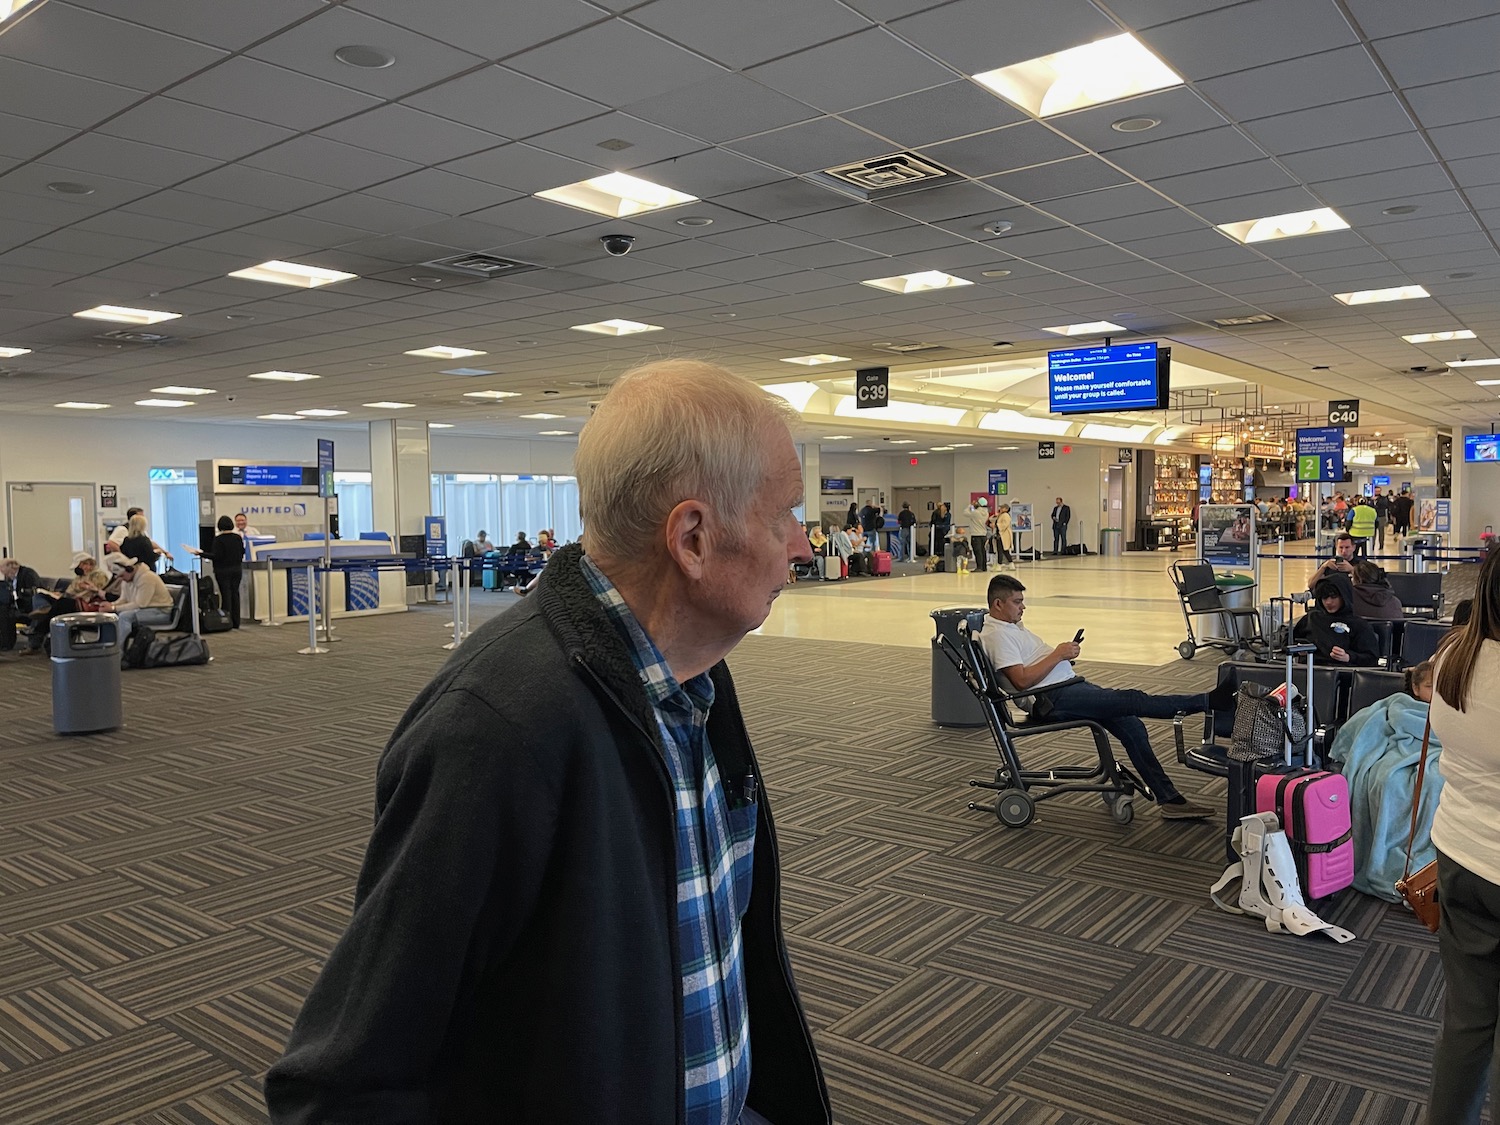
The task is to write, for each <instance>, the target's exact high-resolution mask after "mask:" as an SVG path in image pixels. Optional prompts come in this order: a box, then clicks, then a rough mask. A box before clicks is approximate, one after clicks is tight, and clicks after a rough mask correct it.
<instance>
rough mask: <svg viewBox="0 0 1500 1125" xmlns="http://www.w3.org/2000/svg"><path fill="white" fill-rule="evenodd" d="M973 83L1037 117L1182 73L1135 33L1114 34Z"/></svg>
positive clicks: (1129, 93) (1159, 85) (1172, 82)
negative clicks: (1134, 34) (1162, 58)
mask: <svg viewBox="0 0 1500 1125" xmlns="http://www.w3.org/2000/svg"><path fill="white" fill-rule="evenodd" d="M974 81H976V82H978V83H979V84H980V85H981V86H984V87H985V88H987V89H989V90H991V91H993V92H994V93H996V94H999V95H1000V96H1001V97H1002V98H1004V99H1005V100H1006V101H1008V102H1013V103H1014V104H1016V105H1018V106H1020V107H1021V108H1022V109H1024V110H1026V111H1027V112H1028V113H1032V114H1034V115H1035V116H1037V117H1051V116H1052V115H1053V114H1055V113H1066V112H1068V111H1069V110H1073V109H1083V108H1084V107H1085V106H1091V105H1102V104H1104V103H1105V102H1116V101H1119V100H1120V99H1121V98H1129V97H1133V96H1134V95H1136V94H1144V93H1146V92H1147V91H1149V90H1164V89H1166V88H1167V87H1169V86H1181V85H1182V76H1181V75H1180V74H1178V73H1177V72H1176V71H1175V70H1173V69H1172V68H1171V67H1169V66H1168V65H1167V64H1166V63H1164V62H1162V61H1161V60H1160V59H1159V58H1157V57H1156V56H1155V55H1154V54H1152V53H1151V52H1150V51H1149V50H1147V49H1146V47H1145V46H1143V45H1142V44H1141V42H1140V40H1138V39H1136V37H1135V36H1133V35H1112V36H1110V37H1109V38H1108V39H1100V40H1099V41H1098V42H1095V43H1085V44H1084V45H1083V46H1081V47H1071V48H1069V49H1068V50H1066V51H1058V52H1056V53H1055V54H1051V55H1043V56H1041V57H1040V58H1035V59H1029V60H1027V61H1026V62H1019V63H1015V64H1014V65H1012V66H1004V67H1001V68H1000V69H998V70H988V71H985V72H984V73H982V74H976V75H974Z"/></svg>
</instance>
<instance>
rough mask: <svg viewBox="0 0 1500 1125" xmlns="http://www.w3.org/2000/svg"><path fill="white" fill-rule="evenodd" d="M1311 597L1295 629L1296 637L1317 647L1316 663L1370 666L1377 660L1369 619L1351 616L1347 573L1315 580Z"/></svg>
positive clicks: (1351, 596) (1377, 645)
mask: <svg viewBox="0 0 1500 1125" xmlns="http://www.w3.org/2000/svg"><path fill="white" fill-rule="evenodd" d="M1313 600H1314V604H1313V605H1312V606H1310V607H1309V608H1308V612H1307V616H1306V617H1304V618H1302V620H1301V621H1299V622H1297V628H1296V631H1295V632H1296V638H1297V639H1298V640H1303V641H1310V642H1311V643H1312V644H1314V645H1316V646H1317V649H1318V652H1317V657H1316V659H1317V662H1318V663H1319V664H1342V665H1347V666H1349V667H1353V668H1373V667H1374V666H1375V664H1376V663H1377V662H1378V661H1379V660H1380V639H1379V638H1378V637H1377V636H1376V635H1375V630H1374V629H1372V628H1370V625H1369V622H1367V621H1365V620H1364V619H1363V618H1362V617H1358V616H1356V615H1355V613H1354V608H1353V605H1354V589H1353V587H1352V586H1351V584H1350V582H1349V578H1348V576H1347V575H1343V574H1330V575H1328V576H1327V577H1324V578H1321V579H1319V580H1318V584H1317V585H1316V586H1314V587H1313Z"/></svg>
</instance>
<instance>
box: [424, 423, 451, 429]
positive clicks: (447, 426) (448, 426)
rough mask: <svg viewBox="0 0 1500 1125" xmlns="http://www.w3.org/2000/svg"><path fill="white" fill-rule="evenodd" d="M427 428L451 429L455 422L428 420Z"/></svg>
mask: <svg viewBox="0 0 1500 1125" xmlns="http://www.w3.org/2000/svg"><path fill="white" fill-rule="evenodd" d="M427 428H428V429H429V430H451V429H452V428H453V423H452V422H428V423H427Z"/></svg>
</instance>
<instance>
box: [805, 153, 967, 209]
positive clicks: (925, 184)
mask: <svg viewBox="0 0 1500 1125" xmlns="http://www.w3.org/2000/svg"><path fill="white" fill-rule="evenodd" d="M808 178H809V179H811V180H814V181H816V182H818V183H820V184H822V185H823V186H824V187H830V188H833V189H834V190H835V191H841V192H844V193H845V194H847V195H853V196H856V197H857V198H859V199H887V198H890V197H892V196H897V195H905V194H907V192H912V191H924V190H925V189H927V188H930V187H937V186H938V185H940V184H952V183H957V182H958V181H959V180H960V179H962V177H961V176H959V175H958V174H957V173H955V172H951V171H949V170H948V169H947V168H944V167H943V166H942V165H941V164H937V163H934V162H933V161H931V160H928V159H926V158H925V157H921V156H918V155H917V154H916V153H914V152H897V153H893V154H892V155H890V156H877V157H876V158H875V159H874V160H861V161H859V162H858V163H855V164H840V165H839V166H838V167H836V168H825V169H824V170H823V171H821V172H814V173H813V174H812V175H811V176H809V177H808Z"/></svg>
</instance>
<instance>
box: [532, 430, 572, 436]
mask: <svg viewBox="0 0 1500 1125" xmlns="http://www.w3.org/2000/svg"><path fill="white" fill-rule="evenodd" d="M576 432H577V431H576V430H538V431H537V433H538V434H539V435H541V436H542V437H570V436H571V435H573V434H574V433H576Z"/></svg>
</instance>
